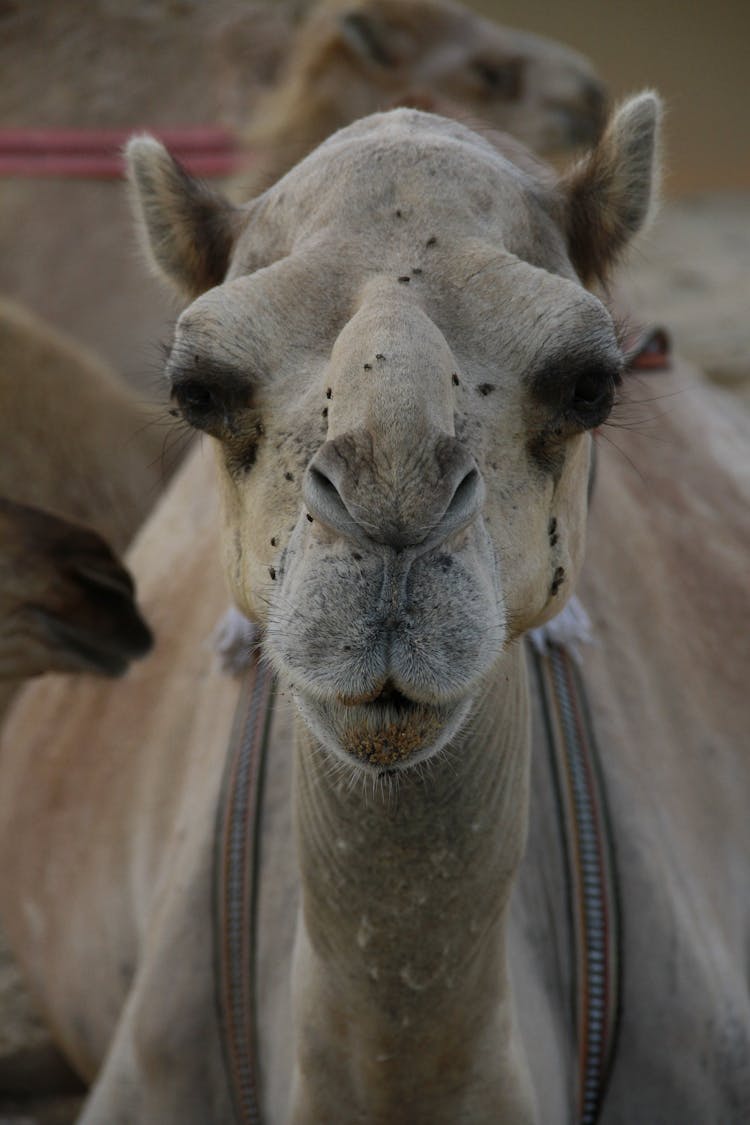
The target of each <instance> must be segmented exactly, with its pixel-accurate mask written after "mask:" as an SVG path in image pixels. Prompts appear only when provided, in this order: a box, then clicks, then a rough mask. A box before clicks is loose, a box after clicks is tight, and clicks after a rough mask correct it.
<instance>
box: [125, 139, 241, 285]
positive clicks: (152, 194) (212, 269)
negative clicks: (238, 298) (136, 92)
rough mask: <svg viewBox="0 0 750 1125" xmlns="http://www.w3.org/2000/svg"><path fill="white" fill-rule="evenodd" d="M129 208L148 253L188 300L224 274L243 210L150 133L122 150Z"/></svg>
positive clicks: (132, 141)
mask: <svg viewBox="0 0 750 1125" xmlns="http://www.w3.org/2000/svg"><path fill="white" fill-rule="evenodd" d="M125 157H126V161H127V168H128V179H129V181H130V185H131V195H132V201H133V210H134V212H135V218H136V223H137V226H138V231H139V234H140V238H141V242H142V244H143V246H144V249H145V251H146V256H147V258H148V259H149V261H150V262H151V264H152V265H153V266H154V267H155V270H156V272H157V273H158V274H160V275H162V276H164V277H166V278H167V279H168V280H169V281H170V282H171V283H172V284H173V285H174V286H176V288H177V289H179V290H180V292H182V293H183V294H185V295H186V296H187V297H189V298H190V299H191V300H193V298H195V297H198V296H199V295H200V294H201V293H204V292H205V291H206V290H207V289H211V288H212V287H213V286H214V285H219V284H220V283H221V282H222V281H223V280H224V277H225V276H226V272H227V269H228V267H229V261H230V258H231V256H232V250H233V249H234V245H235V243H236V241H237V238H238V236H239V233H240V230H241V226H242V211H240V210H239V208H237V207H234V206H233V205H232V204H231V203H230V202H229V200H227V199H225V198H224V197H223V196H222V195H219V194H218V193H217V192H214V191H212V190H211V189H210V188H209V187H207V186H206V185H205V184H204V183H201V182H200V180H195V179H193V177H192V176H190V175H189V174H188V173H187V172H186V171H185V169H184V168H183V167H182V166H181V165H180V164H178V163H177V161H176V160H174V159H173V157H171V156H170V155H169V153H168V152H167V150H166V149H165V148H164V146H163V145H162V144H160V143H159V141H157V140H155V139H154V138H153V137H149V136H142V137H133V138H132V140H130V141H129V142H128V146H127V148H126V150H125Z"/></svg>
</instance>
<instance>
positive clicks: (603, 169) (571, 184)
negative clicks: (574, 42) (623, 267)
mask: <svg viewBox="0 0 750 1125" xmlns="http://www.w3.org/2000/svg"><path fill="white" fill-rule="evenodd" d="M661 112H662V105H661V100H660V99H659V97H658V96H657V95H656V94H654V93H653V92H651V91H646V92H644V93H642V94H638V95H636V96H635V97H633V98H630V99H629V100H628V101H626V102H624V103H623V104H622V105H621V106H619V107H618V109H616V110H615V112H614V113H613V114H612V117H611V118H610V121H609V124H608V125H607V127H606V129H605V131H604V133H603V135H602V137H601V139H600V141H599V142H598V144H597V145H596V147H595V148H594V149H592V151H591V152H590V153H588V154H587V155H586V156H585V157H584V158H583V159H582V160H581V161H580V162H578V163H577V164H575V165H574V166H573V168H572V169H571V170H570V171H569V172H568V173H567V174H566V175H565V176H564V177H563V179H562V188H563V191H564V193H565V209H566V216H565V221H566V233H567V239H568V252H569V254H570V259H571V261H572V263H573V265H574V266H575V268H576V270H577V272H578V274H579V276H580V277H581V279H582V280H583V281H584V282H585V283H589V282H591V281H593V280H595V279H599V280H600V281H604V280H605V278H606V276H607V274H608V272H609V270H610V268H611V266H612V265H613V264H614V262H615V261H616V259H617V258H618V257H619V255H620V254H621V253H622V252H623V250H625V248H626V247H627V245H628V243H629V242H630V241H631V239H632V238H633V237H634V236H635V235H636V234H637V233H638V231H639V230H640V229H641V228H642V227H643V226H644V224H645V223H646V221H647V219H648V217H649V213H650V211H651V210H652V207H653V203H654V199H655V197H656V195H657V191H658V177H659V163H658V135H659V124H660V120H661Z"/></svg>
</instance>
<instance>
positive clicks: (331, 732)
mask: <svg viewBox="0 0 750 1125" xmlns="http://www.w3.org/2000/svg"><path fill="white" fill-rule="evenodd" d="M297 702H298V705H299V707H300V710H301V712H302V714H303V716H304V718H305V720H306V721H307V723H308V725H309V726H310V727H311V728H312V730H313V732H314V733H315V734H316V735H317V736H318V737H319V738H320V740H321V742H322V743H323V744H324V745H325V746H327V747H328V748H329V749H330V750H331V751H332V752H333V753H335V754H336V756H337V757H339V758H344V759H345V760H347V761H348V762H350V763H352V764H355V763H356V764H360V765H362V766H364V767H365V768H368V767H369V768H371V769H375V770H377V771H378V772H380V771H382V770H384V769H389V768H390V769H405V768H408V767H409V766H411V765H415V764H416V763H417V762H419V761H423V760H424V759H425V758H428V757H430V756H431V755H432V754H433V753H435V752H437V750H438V749H439V748H440V747H441V746H443V745H444V744H445V742H446V740H447V739H446V735H448V734H450V735H452V734H453V733H455V731H456V730H457V729H458V727H459V726H460V725H461V722H462V720H463V717H464V715H465V714H466V711H467V710H468V706H469V705H468V701H466V702H464V703H462V704H451V705H445V704H427V703H417V702H414V701H411V700H408V699H406V698H405V697H401V698H400V699H395V700H394V699H392V698H388V699H387V700H383V701H380V700H376V701H375V702H371V703H362V704H353V703H347V704H345V705H342V704H341V702H340V701H337V702H332V703H325V702H321V701H318V700H311V699H310V698H309V697H304V696H301V695H300V696H298V697H297Z"/></svg>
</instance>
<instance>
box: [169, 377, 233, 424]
mask: <svg viewBox="0 0 750 1125" xmlns="http://www.w3.org/2000/svg"><path fill="white" fill-rule="evenodd" d="M172 399H173V400H174V401H175V402H176V403H177V406H178V407H179V409H180V413H181V414H182V416H183V418H184V419H185V421H186V422H187V423H188V424H189V425H191V426H195V427H196V428H197V429H199V430H202V429H209V426H210V422H211V419H212V418H213V417H215V416H217V415H220V414H221V413H222V411H221V407H220V403H219V400H218V396H217V394H216V392H215V391H214V390H213V389H212V388H211V387H209V386H207V385H206V384H205V383H200V382H198V381H197V380H195V379H186V380H185V381H184V382H180V383H176V384H175V385H174V387H173V388H172Z"/></svg>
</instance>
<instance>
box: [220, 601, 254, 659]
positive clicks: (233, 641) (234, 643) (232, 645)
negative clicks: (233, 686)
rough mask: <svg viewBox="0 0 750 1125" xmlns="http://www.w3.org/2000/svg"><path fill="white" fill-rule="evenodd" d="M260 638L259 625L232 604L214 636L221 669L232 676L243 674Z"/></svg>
mask: <svg viewBox="0 0 750 1125" xmlns="http://www.w3.org/2000/svg"><path fill="white" fill-rule="evenodd" d="M259 639H260V630H259V629H258V626H257V625H254V624H253V622H252V621H249V620H248V618H247V617H245V615H244V613H240V611H239V610H238V609H237V607H236V606H233V605H231V606H230V607H229V609H228V610H227V611H226V613H225V614H224V616H223V617H222V619H221V621H220V622H219V624H218V625H217V626H216V629H215V630H214V634H213V638H212V641H213V649H214V652H215V653H216V655H217V657H218V659H219V664H220V665H221V670H222V671H223V672H227V673H228V674H229V675H231V676H241V675H242V673H243V672H245V671H246V670H247V666H248V664H249V663H250V659H251V657H252V655H253V653H254V652H255V650H256V648H257V647H258V642H259Z"/></svg>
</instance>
